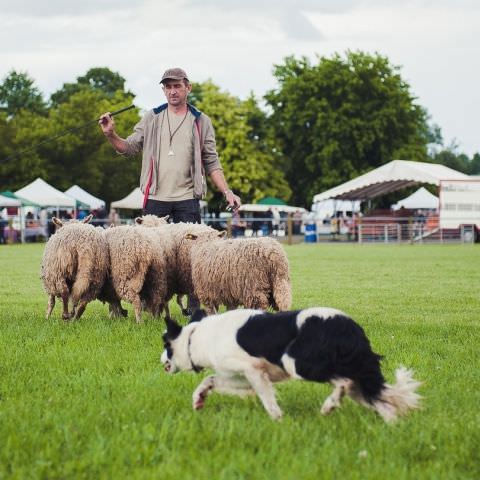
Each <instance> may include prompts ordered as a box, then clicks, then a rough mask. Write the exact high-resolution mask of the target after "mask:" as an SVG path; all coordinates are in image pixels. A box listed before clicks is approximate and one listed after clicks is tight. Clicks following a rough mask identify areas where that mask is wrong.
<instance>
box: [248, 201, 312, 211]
mask: <svg viewBox="0 0 480 480" xmlns="http://www.w3.org/2000/svg"><path fill="white" fill-rule="evenodd" d="M274 207H275V208H276V209H277V210H278V211H279V212H285V213H294V212H297V211H300V212H306V211H307V210H306V209H305V208H303V207H292V206H291V205H274ZM270 208H272V205H259V204H258V203H244V204H243V205H241V206H240V208H239V210H240V212H268V210H269V209H270Z"/></svg>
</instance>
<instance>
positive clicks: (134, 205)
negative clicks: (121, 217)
mask: <svg viewBox="0 0 480 480" xmlns="http://www.w3.org/2000/svg"><path fill="white" fill-rule="evenodd" d="M110 206H111V207H112V208H128V209H131V210H141V209H142V208H143V193H142V191H141V190H140V188H139V187H137V188H135V189H134V190H132V191H131V192H130V193H129V194H128V195H127V196H126V197H124V198H122V199H121V200H117V201H115V202H112V203H111V204H110ZM206 206H207V202H205V201H203V200H200V208H205V207H206Z"/></svg>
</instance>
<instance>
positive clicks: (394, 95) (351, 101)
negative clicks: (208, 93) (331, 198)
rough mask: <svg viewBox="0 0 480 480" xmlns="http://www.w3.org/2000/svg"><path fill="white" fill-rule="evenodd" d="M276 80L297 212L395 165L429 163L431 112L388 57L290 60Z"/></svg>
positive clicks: (277, 115) (275, 104)
mask: <svg viewBox="0 0 480 480" xmlns="http://www.w3.org/2000/svg"><path fill="white" fill-rule="evenodd" d="M274 76H275V77H276V79H277V81H278V83H279V87H278V88H277V89H274V90H271V91H270V92H268V93H267V94H266V95H265V99H266V101H267V104H268V105H269V107H270V109H271V110H272V113H271V115H270V116H269V121H270V122H271V125H272V127H273V128H274V130H275V132H276V135H277V136H278V139H279V141H280V144H281V151H282V154H283V155H282V158H281V166H282V168H283V170H284V172H285V173H286V176H287V178H288V179H289V181H290V185H291V187H292V190H293V202H294V203H295V204H298V205H304V206H309V205H310V203H311V200H312V197H313V195H314V194H316V193H318V192H321V191H324V190H326V189H328V188H331V187H333V186H335V185H338V184H340V183H342V182H344V181H346V180H349V179H351V178H353V177H355V176H358V175H360V174H362V173H365V172H366V171H368V170H370V169H372V168H375V167H377V166H379V165H382V164H384V163H386V162H388V161H390V160H393V159H395V158H397V159H409V160H427V158H428V157H427V148H426V147H427V144H428V143H429V141H430V140H431V133H432V132H431V130H429V128H428V125H427V114H426V111H425V110H424V109H423V108H422V107H421V106H419V105H418V104H416V103H415V97H414V96H413V94H412V93H411V92H410V87H409V85H408V84H407V83H406V82H405V81H404V80H403V79H402V78H401V76H400V74H399V68H398V67H395V66H392V65H391V64H390V62H389V60H388V59H387V58H386V57H383V56H380V55H378V54H375V55H369V54H366V53H363V52H350V51H349V52H347V53H346V55H345V57H342V56H340V55H339V54H335V55H333V56H332V57H331V58H326V57H321V58H319V59H318V63H317V64H316V65H312V64H311V63H310V61H309V60H308V59H307V58H306V57H302V58H300V59H296V58H294V57H287V58H286V59H285V62H284V64H282V65H276V66H275V67H274Z"/></svg>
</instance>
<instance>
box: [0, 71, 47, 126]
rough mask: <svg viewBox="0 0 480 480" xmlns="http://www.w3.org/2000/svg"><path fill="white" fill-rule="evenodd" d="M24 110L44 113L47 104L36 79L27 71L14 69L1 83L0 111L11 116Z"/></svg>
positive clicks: (32, 112) (31, 112)
mask: <svg viewBox="0 0 480 480" xmlns="http://www.w3.org/2000/svg"><path fill="white" fill-rule="evenodd" d="M22 110H25V111H26V112H28V113H30V114H42V115H43V114H45V113H46V105H45V101H44V100H43V96H42V94H41V92H40V91H39V89H38V88H37V87H36V86H35V82H34V80H33V79H31V78H30V77H29V76H28V74H27V73H22V72H20V73H18V72H16V71H15V70H12V71H11V72H10V73H9V74H8V75H7V76H6V77H5V78H4V80H3V82H2V83H1V84H0V111H1V112H5V113H6V114H7V115H8V117H9V118H11V117H13V116H15V115H17V114H18V113H20V111H22Z"/></svg>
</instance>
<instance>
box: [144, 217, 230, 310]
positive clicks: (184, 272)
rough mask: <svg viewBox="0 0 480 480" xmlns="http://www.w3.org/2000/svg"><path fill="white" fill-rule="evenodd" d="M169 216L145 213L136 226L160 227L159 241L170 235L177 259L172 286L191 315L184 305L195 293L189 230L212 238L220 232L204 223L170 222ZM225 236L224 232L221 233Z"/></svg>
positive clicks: (170, 276) (174, 264)
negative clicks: (184, 298) (186, 296)
mask: <svg viewBox="0 0 480 480" xmlns="http://www.w3.org/2000/svg"><path fill="white" fill-rule="evenodd" d="M167 218H168V217H161V218H159V217H157V216H155V215H144V216H143V217H137V218H136V219H135V225H136V226H142V227H146V228H158V229H159V233H160V235H159V241H162V238H166V237H169V238H170V241H173V244H172V243H171V244H170V245H171V246H172V247H173V249H174V251H173V252H172V255H173V257H174V259H175V261H174V262H173V263H171V264H170V265H171V267H172V273H171V275H169V278H170V281H171V282H172V284H171V288H172V291H173V292H174V293H176V294H177V304H178V305H179V307H180V309H181V311H182V313H183V315H185V316H186V315H189V314H190V313H191V312H189V310H188V309H187V308H186V307H184V306H183V303H182V298H183V296H184V295H189V296H192V295H194V291H193V284H192V270H191V264H190V246H191V243H190V242H189V241H188V240H186V239H185V235H186V233H187V232H189V233H194V234H200V233H201V234H204V235H210V236H211V238H215V239H218V238H219V232H218V231H217V230H215V229H213V228H211V227H208V226H206V225H204V224H195V223H183V222H181V223H168V222H167ZM220 237H223V234H220ZM165 310H166V317H168V318H170V312H169V309H168V305H167V306H166V309H165Z"/></svg>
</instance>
